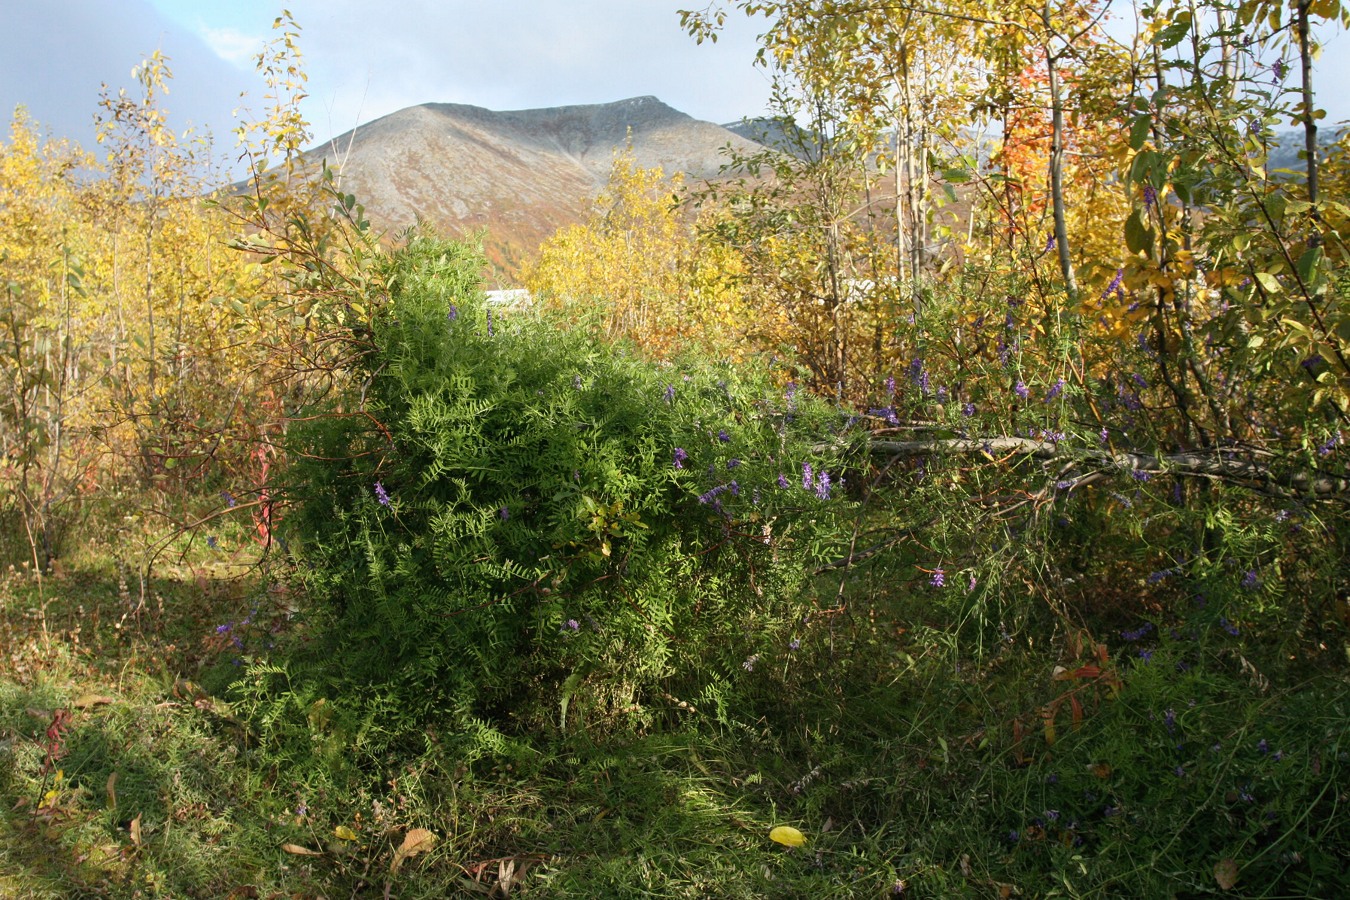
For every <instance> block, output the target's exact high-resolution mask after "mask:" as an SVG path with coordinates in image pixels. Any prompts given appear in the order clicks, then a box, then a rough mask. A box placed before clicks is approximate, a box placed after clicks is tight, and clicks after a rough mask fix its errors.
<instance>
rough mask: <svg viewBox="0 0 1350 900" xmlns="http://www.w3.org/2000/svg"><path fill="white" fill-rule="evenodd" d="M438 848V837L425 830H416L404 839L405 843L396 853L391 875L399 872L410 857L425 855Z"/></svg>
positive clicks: (390, 867)
mask: <svg viewBox="0 0 1350 900" xmlns="http://www.w3.org/2000/svg"><path fill="white" fill-rule="evenodd" d="M435 846H436V835H434V834H433V833H431V832H430V831H428V830H427V829H425V828H414V829H412V830H411V831H409V832H408V833H407V834H406V835H405V836H404V838H403V843H402V844H401V845H400V846H399V848H398V849H397V850H395V851H394V861H393V862H392V863H390V864H389V874H390V875H393V874H395V873H396V872H398V870H399V867H400V866H402V865H403V861H404V860H405V859H407V858H408V857H410V856H416V855H417V854H419V853H425V852H427V851H428V850H430V849H431V848H432V847H435Z"/></svg>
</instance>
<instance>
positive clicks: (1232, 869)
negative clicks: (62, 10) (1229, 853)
mask: <svg viewBox="0 0 1350 900" xmlns="http://www.w3.org/2000/svg"><path fill="white" fill-rule="evenodd" d="M1214 880H1215V881H1216V882H1217V883H1218V885H1219V889H1220V890H1223V891H1227V890H1230V889H1232V887H1233V885H1235V884H1237V880H1238V865H1237V863H1236V862H1234V861H1233V860H1231V859H1221V860H1219V861H1218V862H1216V863H1215V864H1214Z"/></svg>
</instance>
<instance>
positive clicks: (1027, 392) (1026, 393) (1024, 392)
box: [1013, 378, 1031, 400]
mask: <svg viewBox="0 0 1350 900" xmlns="http://www.w3.org/2000/svg"><path fill="white" fill-rule="evenodd" d="M1013 393H1014V394H1016V395H1017V396H1019V397H1021V398H1022V399H1023V400H1025V399H1027V398H1028V397H1030V396H1031V389H1030V388H1028V387H1027V385H1026V382H1024V381H1022V380H1021V379H1020V378H1019V379H1018V381H1017V384H1015V385H1013Z"/></svg>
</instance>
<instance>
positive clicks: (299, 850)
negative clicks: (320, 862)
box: [281, 844, 323, 856]
mask: <svg viewBox="0 0 1350 900" xmlns="http://www.w3.org/2000/svg"><path fill="white" fill-rule="evenodd" d="M281 849H282V850H285V851H286V852H287V853H289V854H291V855H293V856H323V854H322V853H320V852H319V851H318V850H311V849H309V848H308V847H301V846H300V845H299V844H282V845H281Z"/></svg>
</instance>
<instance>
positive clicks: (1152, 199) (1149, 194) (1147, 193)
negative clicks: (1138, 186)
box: [1144, 184, 1158, 206]
mask: <svg viewBox="0 0 1350 900" xmlns="http://www.w3.org/2000/svg"><path fill="white" fill-rule="evenodd" d="M1157 202H1158V192H1157V191H1155V190H1154V189H1153V185H1151V184H1146V185H1144V205H1145V206H1152V205H1153V204H1155V203H1157Z"/></svg>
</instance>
